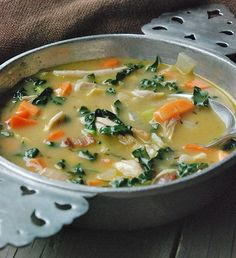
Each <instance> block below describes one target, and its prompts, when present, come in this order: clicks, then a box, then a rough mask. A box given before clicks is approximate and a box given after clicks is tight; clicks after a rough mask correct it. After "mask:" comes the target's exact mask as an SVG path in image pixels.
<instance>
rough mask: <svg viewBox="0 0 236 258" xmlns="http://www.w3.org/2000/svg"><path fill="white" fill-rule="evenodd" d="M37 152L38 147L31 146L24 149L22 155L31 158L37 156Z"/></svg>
mask: <svg viewBox="0 0 236 258" xmlns="http://www.w3.org/2000/svg"><path fill="white" fill-rule="evenodd" d="M38 154H39V149H37V148H31V149H28V150H26V151H25V154H24V156H25V157H26V158H30V159H32V158H35V157H36V156H38Z"/></svg>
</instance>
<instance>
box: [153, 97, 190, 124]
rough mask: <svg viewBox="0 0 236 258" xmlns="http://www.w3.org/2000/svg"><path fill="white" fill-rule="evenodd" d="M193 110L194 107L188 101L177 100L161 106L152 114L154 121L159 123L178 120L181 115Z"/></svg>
mask: <svg viewBox="0 0 236 258" xmlns="http://www.w3.org/2000/svg"><path fill="white" fill-rule="evenodd" d="M193 109H194V105H193V103H192V102H191V101H190V100H187V99H177V100H174V101H172V102H169V103H167V104H165V105H163V106H162V107H161V108H159V109H158V110H157V111H156V112H154V119H155V120H156V121H157V122H159V123H161V122H165V121H167V120H170V119H171V118H177V119H180V118H181V115H183V114H184V113H187V112H189V111H192V110H193Z"/></svg>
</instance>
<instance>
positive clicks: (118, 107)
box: [114, 99, 122, 115]
mask: <svg viewBox="0 0 236 258" xmlns="http://www.w3.org/2000/svg"><path fill="white" fill-rule="evenodd" d="M114 107H115V110H116V114H117V115H119V114H120V112H121V109H122V103H121V101H120V100H119V99H118V100H116V101H115V102H114Z"/></svg>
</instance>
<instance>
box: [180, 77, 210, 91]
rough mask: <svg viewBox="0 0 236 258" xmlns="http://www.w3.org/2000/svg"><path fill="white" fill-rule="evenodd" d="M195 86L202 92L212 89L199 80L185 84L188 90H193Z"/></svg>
mask: <svg viewBox="0 0 236 258" xmlns="http://www.w3.org/2000/svg"><path fill="white" fill-rule="evenodd" d="M195 86H197V87H199V88H200V89H202V90H205V89H207V88H209V87H210V86H209V85H207V84H206V83H205V82H204V81H202V80H199V79H193V80H190V81H187V82H186V83H185V84H184V88H186V89H193V88H194V87H195Z"/></svg>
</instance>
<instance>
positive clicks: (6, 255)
mask: <svg viewBox="0 0 236 258" xmlns="http://www.w3.org/2000/svg"><path fill="white" fill-rule="evenodd" d="M16 252H17V248H16V247H13V246H7V247H5V248H4V249H0V258H12V257H14V255H15V253H16Z"/></svg>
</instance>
